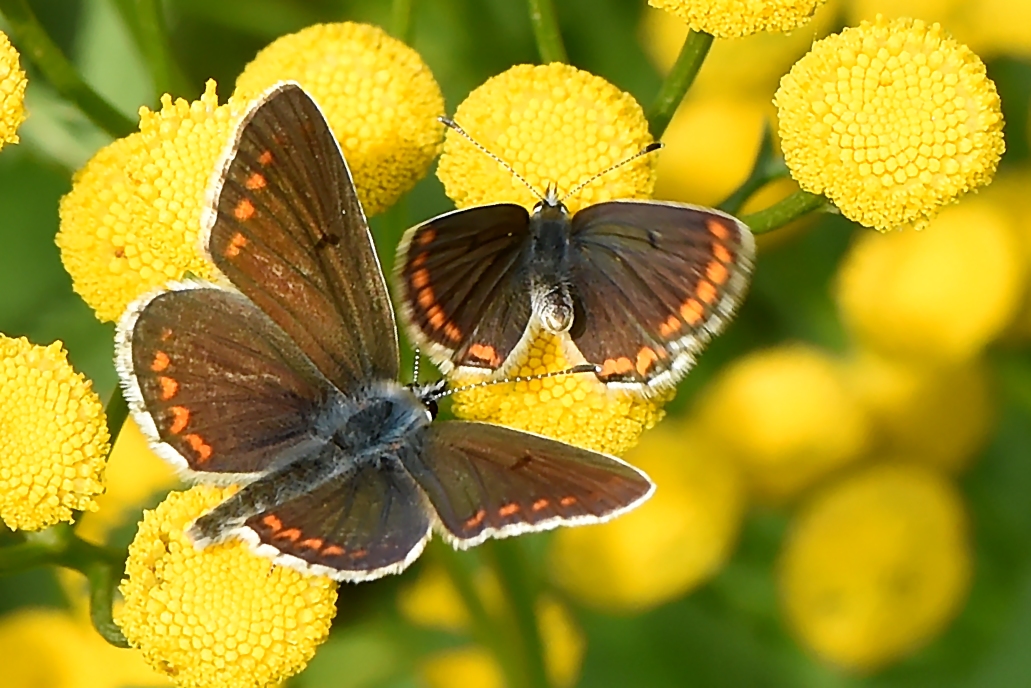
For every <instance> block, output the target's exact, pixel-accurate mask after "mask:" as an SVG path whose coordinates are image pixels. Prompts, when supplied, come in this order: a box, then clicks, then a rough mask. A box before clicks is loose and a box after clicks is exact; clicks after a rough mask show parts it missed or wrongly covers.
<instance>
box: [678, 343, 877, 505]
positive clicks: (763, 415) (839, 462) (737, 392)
mask: <svg viewBox="0 0 1031 688" xmlns="http://www.w3.org/2000/svg"><path fill="white" fill-rule="evenodd" d="M696 416H697V418H698V420H699V422H700V423H701V424H702V426H703V427H704V428H705V430H706V431H707V432H710V433H712V434H713V435H714V437H715V438H716V439H717V440H718V441H719V442H720V443H721V445H722V446H723V447H725V448H726V450H728V451H731V452H733V454H734V455H735V456H736V458H737V459H738V461H739V462H740V464H741V467H742V468H743V470H744V473H745V476H746V478H747V479H748V482H749V483H750V484H751V487H752V490H753V491H754V493H755V494H756V496H758V497H759V498H760V499H763V500H770V501H781V500H784V499H788V498H790V497H793V496H795V495H796V494H798V493H799V492H800V491H802V490H803V489H805V488H807V487H809V486H810V485H812V484H813V483H815V482H816V481H817V480H819V479H820V478H822V477H824V476H825V475H827V474H828V473H830V472H832V471H834V470H836V469H838V468H841V467H842V466H845V465H846V464H848V463H850V462H851V461H853V460H855V459H857V458H859V456H860V455H861V454H862V452H863V450H864V449H865V448H866V441H867V435H868V432H869V420H868V418H867V415H866V412H865V410H864V409H863V408H862V406H861V405H860V404H859V402H858V400H856V399H855V396H854V395H853V394H852V392H851V390H850V389H849V387H848V384H847V379H846V377H845V375H844V373H843V372H842V371H841V370H840V369H839V366H838V364H837V363H836V362H835V361H834V360H833V359H832V358H831V357H830V356H828V355H827V354H825V353H823V352H822V351H819V350H818V349H814V348H811V347H808V346H803V345H788V346H782V347H778V348H775V349H769V350H766V351H760V352H757V353H754V354H750V355H748V356H745V357H744V358H740V359H738V360H737V361H735V362H734V363H733V364H732V365H731V366H730V367H728V368H726V369H725V370H724V371H723V372H722V373H721V374H720V376H719V377H718V378H717V379H716V380H714V381H713V383H712V384H711V386H710V387H709V389H707V390H706V391H705V393H704V395H703V396H702V398H701V399H700V400H699V402H698V407H697V409H696Z"/></svg>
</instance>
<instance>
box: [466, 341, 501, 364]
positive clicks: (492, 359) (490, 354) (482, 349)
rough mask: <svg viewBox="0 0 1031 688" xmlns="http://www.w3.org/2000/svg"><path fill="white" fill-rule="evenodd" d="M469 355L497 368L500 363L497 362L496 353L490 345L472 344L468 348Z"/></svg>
mask: <svg viewBox="0 0 1031 688" xmlns="http://www.w3.org/2000/svg"><path fill="white" fill-rule="evenodd" d="M469 355H470V356H473V357H474V358H478V359H479V360H481V361H484V362H486V363H489V364H490V365H492V366H497V365H499V364H500V363H501V361H500V360H498V352H497V351H496V350H495V349H494V347H493V346H491V345H490V344H473V345H472V346H470V347H469Z"/></svg>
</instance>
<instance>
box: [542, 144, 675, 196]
mask: <svg viewBox="0 0 1031 688" xmlns="http://www.w3.org/2000/svg"><path fill="white" fill-rule="evenodd" d="M663 145H665V144H663V143H662V142H661V141H652V142H651V143H649V144H648V145H647V146H645V147H644V148H643V149H641V150H639V151H637V152H636V153H634V154H633V155H631V156H630V157H629V158H624V159H622V160H620V161H619V162H617V163H616V164H615V165H610V166H609V167H606V168H605V169H604V170H602V171H601V172H598V173H597V174H595V175H592V176H591V177H589V178H588V179H587V180H586V181H583V182H580V183H579V184H577V185H576V186H574V187H573V190H572V191H570V192H568V193H567V194H566V195H565V196H563V197H562V198H560V199H559V203H561V202H562V201H564V200H566V199H567V198H569V197H570V196H572V195H574V194H576V193H577V192H578V191H580V189H582V188H584V187H585V186H587V185H588V184H593V183H594V182H595V181H596V180H597V179H598V178H599V177H604V176H605V175H606V174H608V173H609V172H612V171H613V170H618V169H619V168H620V167H622V166H623V165H626V164H627V163H630V162H633V161H634V160H637V159H638V158H640V157H641V156H644V155H648V154H649V153H654V152H655V151H657V150H659V149H660V148H662V147H663Z"/></svg>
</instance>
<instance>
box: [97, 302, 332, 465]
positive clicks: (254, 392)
mask: <svg viewBox="0 0 1031 688" xmlns="http://www.w3.org/2000/svg"><path fill="white" fill-rule="evenodd" d="M116 363H117V366H118V369H119V373H120V377H121V380H122V385H123V390H124V393H125V396H126V399H127V400H129V402H130V404H131V406H132V410H133V411H134V417H135V418H136V420H137V422H138V423H139V424H140V427H141V428H142V429H143V430H144V431H145V432H146V433H147V434H148V435H149V436H150V438H151V439H152V441H153V442H154V443H155V447H156V449H157V451H158V452H159V453H161V454H162V456H163V457H164V458H166V459H168V460H169V461H170V462H171V463H173V464H174V465H176V466H177V467H178V468H180V469H182V470H186V471H192V472H198V473H201V472H202V473H221V474H252V473H256V472H260V471H265V470H267V469H268V468H269V467H270V466H272V465H273V464H274V463H275V462H277V461H281V460H283V459H285V458H287V457H290V456H293V455H296V454H297V453H298V452H303V451H305V450H306V448H307V447H309V446H310V445H311V443H312V441H313V438H312V436H311V434H310V432H309V429H310V427H311V418H312V417H313V416H314V415H315V412H316V409H317V408H318V406H319V404H320V403H321V402H322V398H323V396H324V394H325V392H326V389H327V387H328V383H327V382H326V381H325V380H324V379H323V378H322V377H321V375H320V374H319V373H318V371H316V370H315V368H314V367H313V366H312V365H311V363H310V362H308V360H307V359H306V358H305V356H304V354H303V353H302V352H301V351H300V349H299V348H298V347H297V345H296V344H294V343H293V341H292V340H291V339H290V338H289V337H287V336H286V334H285V333H284V332H283V331H282V330H281V329H280V328H279V327H278V326H276V324H275V323H273V322H272V321H271V320H270V319H269V318H268V316H266V315H265V314H264V313H262V312H261V311H259V310H258V309H257V308H255V307H254V305H253V304H252V303H251V302H250V301H249V300H248V299H247V298H246V297H245V296H243V295H242V294H239V293H237V292H234V291H230V290H227V289H223V288H220V287H216V286H214V285H209V284H205V283H200V282H190V283H182V284H179V285H176V286H175V287H174V288H173V289H172V290H169V291H162V292H157V293H155V294H152V295H149V296H147V297H144V298H143V299H141V300H139V301H137V302H136V303H135V304H133V305H132V306H130V308H129V310H128V311H127V312H126V314H125V315H124V316H123V317H122V319H121V321H120V323H119V327H118V334H117V360H116Z"/></svg>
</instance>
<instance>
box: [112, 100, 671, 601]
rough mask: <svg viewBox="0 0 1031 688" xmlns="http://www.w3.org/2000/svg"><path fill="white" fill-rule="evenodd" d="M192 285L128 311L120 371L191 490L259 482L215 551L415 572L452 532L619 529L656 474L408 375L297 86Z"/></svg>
mask: <svg viewBox="0 0 1031 688" xmlns="http://www.w3.org/2000/svg"><path fill="white" fill-rule="evenodd" d="M202 242H203V247H204V250H205V251H207V252H208V254H209V255H210V258H211V260H212V261H213V262H214V264H215V265H216V266H217V267H218V269H219V271H220V272H221V273H222V275H223V276H224V277H225V278H226V280H227V281H228V284H222V283H220V284H215V283H209V282H203V281H186V282H181V283H175V284H171V285H168V287H167V288H165V289H162V290H159V291H156V292H154V293H151V294H148V295H146V296H144V297H142V298H140V299H138V300H137V301H136V302H134V303H133V304H132V305H131V306H130V307H129V308H128V310H127V311H126V313H125V314H124V315H123V316H122V318H121V320H120V322H119V325H118V331H117V335H116V365H117V368H118V372H119V376H120V379H121V384H122V389H123V392H124V394H125V396H126V399H127V400H128V401H129V403H130V408H131V410H132V413H133V416H134V418H135V419H136V421H137V422H138V423H139V425H140V427H141V428H142V429H143V431H144V432H145V434H146V435H147V436H148V437H149V438H150V440H151V443H152V446H153V447H154V449H155V451H157V452H158V453H159V454H160V455H161V456H162V457H164V458H165V459H167V460H168V461H170V462H171V463H172V464H174V465H175V466H176V467H178V468H179V469H180V470H181V472H182V473H183V474H184V475H185V476H186V477H188V478H190V479H193V480H197V481H206V482H216V483H239V484H242V485H243V486H242V487H241V489H240V490H239V491H238V492H236V493H235V494H234V495H232V496H231V497H229V498H227V499H226V500H225V501H224V502H222V503H221V504H219V505H218V506H216V507H215V508H214V509H213V510H211V511H210V512H208V513H206V514H203V515H201V516H200V517H199V518H197V519H196V521H194V523H193V524H192V526H191V527H190V530H189V534H190V535H191V537H192V538H193V539H194V540H195V542H196V543H197V544H198V545H199V546H205V545H208V544H210V543H215V542H219V541H222V540H225V539H227V538H230V537H240V538H243V539H244V540H246V541H248V542H249V543H251V545H252V546H253V547H254V548H255V549H256V551H258V552H259V553H261V554H264V555H266V556H270V557H272V558H273V559H275V560H276V561H277V562H279V563H283V564H287V565H290V566H293V567H295V568H298V569H301V570H305V571H311V572H316V573H320V574H325V575H330V576H333V577H334V578H337V579H339V580H349V581H361V580H369V579H374V578H378V577H380V576H383V575H385V574H388V573H397V572H399V571H401V570H403V569H404V568H405V567H406V566H408V565H409V564H410V563H411V562H412V561H414V559H415V558H416V557H418V555H419V553H420V552H421V551H422V548H423V546H424V545H425V543H426V541H427V540H428V539H429V537H430V536H431V533H432V532H433V531H434V530H436V531H437V532H439V533H441V534H442V535H443V537H445V538H446V539H447V540H448V541H450V542H451V543H452V544H453V545H454V546H456V547H469V546H472V545H475V544H478V543H480V542H482V541H483V540H485V539H486V538H488V537H502V536H506V535H514V534H519V533H523V532H528V531H535V530H543V529H546V528H551V527H555V526H557V525H562V524H577V523H592V522H598V521H603V520H606V519H608V518H610V517H612V516H614V515H616V514H618V513H621V512H622V511H625V510H627V509H629V508H632V507H633V506H635V505H637V504H639V503H640V502H641V501H643V500H644V499H646V498H647V497H648V496H649V495H650V494H651V491H652V489H653V486H652V484H651V482H650V481H649V480H648V478H647V477H646V476H645V475H643V474H642V473H640V472H639V471H637V470H636V469H634V468H632V467H630V466H628V465H627V464H625V463H623V462H621V461H619V460H618V459H615V458H613V457H609V456H604V455H602V454H597V453H594V452H590V451H586V450H582V449H578V448H576V447H572V446H570V445H566V444H563V443H560V442H556V441H554V440H550V439H547V438H544V437H540V436H537V435H532V434H528V433H523V432H518V431H515V430H510V429H507V428H503V427H498V426H492V425H487V424H481V423H469V422H458V421H452V422H435V421H434V420H433V415H434V414H433V410H434V409H435V402H434V399H435V398H436V396H439V394H440V392H441V390H442V387H443V385H442V384H440V383H438V384H434V385H428V386H415V385H403V384H401V383H400V382H398V380H397V377H398V343H397V330H396V326H395V323H394V315H393V310H392V308H391V305H390V301H389V298H388V296H387V291H386V285H385V282H384V279H383V274H382V271H381V269H380V266H379V262H378V260H377V258H376V254H375V249H374V246H373V243H372V238H371V235H370V233H369V230H368V224H367V223H366V221H365V217H364V214H363V212H362V209H361V205H360V204H359V202H358V198H357V195H356V192H355V188H354V184H353V182H352V180H351V177H350V173H349V171H348V169H347V165H346V163H345V161H344V159H343V156H342V154H341V152H340V149H339V146H338V144H337V143H336V140H335V139H334V138H333V135H332V132H331V131H330V129H329V126H328V125H327V123H326V121H325V118H324V117H323V116H322V113H321V112H320V111H319V109H318V107H317V106H316V105H315V103H314V102H313V101H312V100H311V99H310V98H309V97H308V96H307V94H305V92H304V91H303V90H302V89H301V88H300V87H299V86H297V85H296V84H292V83H282V84H279V85H277V86H275V87H273V88H272V89H270V90H269V91H268V92H266V93H265V94H264V95H263V96H262V97H261V98H259V99H258V100H257V101H255V102H254V103H253V104H252V105H251V107H250V109H249V110H248V112H247V113H246V115H245V116H244V118H243V119H242V121H241V123H240V124H239V126H238V128H237V130H236V133H235V136H234V138H233V140H232V142H231V144H230V146H229V148H228V150H227V153H226V154H225V156H224V158H223V162H222V164H221V165H220V167H219V169H218V171H217V174H216V176H215V179H214V181H213V183H212V186H211V190H210V192H209V208H208V211H207V213H206V216H205V220H204V227H203V232H202Z"/></svg>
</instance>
